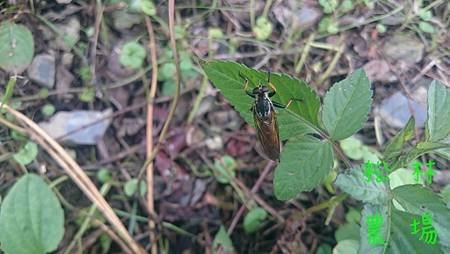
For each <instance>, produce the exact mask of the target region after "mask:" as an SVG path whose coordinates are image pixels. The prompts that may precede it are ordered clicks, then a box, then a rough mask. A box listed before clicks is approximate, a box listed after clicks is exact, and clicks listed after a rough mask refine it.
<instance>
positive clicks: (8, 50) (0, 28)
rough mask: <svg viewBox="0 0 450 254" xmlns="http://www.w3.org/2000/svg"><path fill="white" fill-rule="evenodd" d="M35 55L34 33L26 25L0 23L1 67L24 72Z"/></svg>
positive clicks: (9, 70)
mask: <svg viewBox="0 0 450 254" xmlns="http://www.w3.org/2000/svg"><path fill="white" fill-rule="evenodd" d="M33 55H34V40H33V35H32V34H31V32H30V30H28V28H27V27H26V26H23V25H16V24H13V23H10V22H4V23H2V24H1V25H0V68H2V69H3V70H5V71H7V72H12V73H17V74H19V73H22V72H23V71H24V70H25V69H26V68H27V67H28V65H30V63H31V60H33Z"/></svg>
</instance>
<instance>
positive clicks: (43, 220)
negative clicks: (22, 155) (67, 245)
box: [0, 174, 64, 254]
mask: <svg viewBox="0 0 450 254" xmlns="http://www.w3.org/2000/svg"><path fill="white" fill-rule="evenodd" d="M0 225H1V227H0V243H1V247H0V248H1V249H2V250H3V251H4V252H6V253H11V254H12V253H14V254H22V253H23V254H29V253H33V254H40V253H42V254H43V253H48V252H52V251H55V250H56V248H57V247H58V244H59V242H60V241H61V239H62V237H63V235H64V212H63V209H62V208H61V205H60V203H59V201H58V199H57V197H56V195H55V194H54V193H53V192H52V190H51V189H50V188H49V187H48V186H47V184H46V183H45V182H44V181H43V180H42V179H41V178H40V177H39V176H37V175H34V174H26V175H24V176H23V177H21V178H20V179H19V180H18V181H17V182H16V183H15V184H14V186H13V187H12V188H11V190H10V191H9V193H8V195H7V196H6V198H5V200H4V202H3V203H2V207H1V211H0Z"/></svg>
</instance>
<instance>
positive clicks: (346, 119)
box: [322, 69, 372, 140]
mask: <svg viewBox="0 0 450 254" xmlns="http://www.w3.org/2000/svg"><path fill="white" fill-rule="evenodd" d="M371 97H372V90H370V82H369V79H368V78H367V75H366V73H365V72H364V71H363V70H362V69H358V70H356V71H355V72H353V73H352V74H350V76H348V77H347V78H346V79H344V80H342V81H340V82H338V83H336V84H334V85H333V87H332V88H331V89H330V90H329V91H328V92H327V94H326V95H325V99H324V103H323V110H322V121H323V124H324V126H325V129H326V130H327V131H328V133H329V134H330V135H331V137H332V138H333V139H335V140H342V139H344V138H347V137H350V136H351V135H352V134H354V133H355V132H357V131H358V130H359V129H361V128H362V127H363V125H364V123H365V122H366V120H367V117H368V113H369V109H370V104H371V102H372V99H371Z"/></svg>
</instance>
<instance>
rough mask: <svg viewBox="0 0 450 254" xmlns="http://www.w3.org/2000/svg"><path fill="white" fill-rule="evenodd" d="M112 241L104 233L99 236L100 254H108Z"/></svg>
mask: <svg viewBox="0 0 450 254" xmlns="http://www.w3.org/2000/svg"><path fill="white" fill-rule="evenodd" d="M111 243H112V239H111V237H109V235H107V234H106V233H104V234H102V235H101V236H100V246H101V247H102V253H109V249H110V248H111Z"/></svg>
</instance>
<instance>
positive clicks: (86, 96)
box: [78, 86, 95, 102]
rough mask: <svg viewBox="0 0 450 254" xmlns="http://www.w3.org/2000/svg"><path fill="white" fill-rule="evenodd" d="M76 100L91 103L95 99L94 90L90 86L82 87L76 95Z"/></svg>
mask: <svg viewBox="0 0 450 254" xmlns="http://www.w3.org/2000/svg"><path fill="white" fill-rule="evenodd" d="M78 99H80V101H82V102H93V101H94V99H95V88H94V87H92V86H86V87H83V90H82V91H81V93H80V94H79V95H78Z"/></svg>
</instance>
